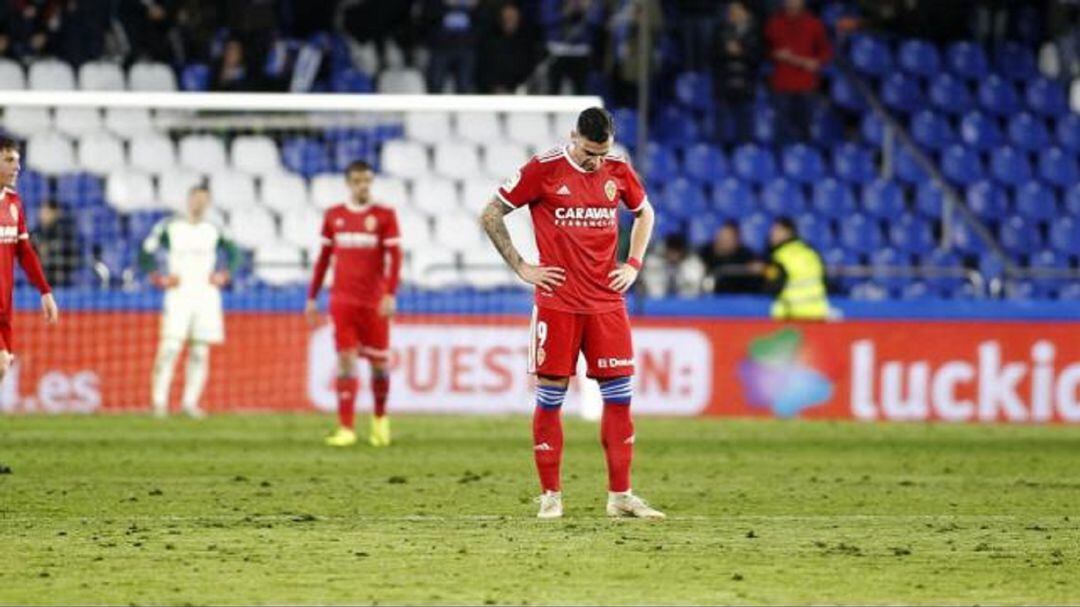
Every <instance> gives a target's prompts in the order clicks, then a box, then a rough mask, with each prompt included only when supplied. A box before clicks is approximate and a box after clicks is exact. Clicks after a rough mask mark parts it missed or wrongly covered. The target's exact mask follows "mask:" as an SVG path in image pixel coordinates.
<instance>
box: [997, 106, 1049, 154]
mask: <svg viewBox="0 0 1080 607" xmlns="http://www.w3.org/2000/svg"><path fill="white" fill-rule="evenodd" d="M1007 130H1008V135H1009V141H1011V142H1012V143H1013V145H1015V146H1017V147H1019V148H1020V149H1022V150H1027V151H1029V152H1037V151H1039V150H1041V149H1043V148H1044V147H1046V146H1047V145H1049V144H1050V132H1049V131H1048V130H1047V129H1046V123H1045V122H1043V120H1042V119H1041V118H1036V117H1035V116H1033V115H1032V114H1029V113H1028V112H1020V113H1018V114H1016V115H1014V116H1012V117H1011V118H1009V126H1008V129H1007Z"/></svg>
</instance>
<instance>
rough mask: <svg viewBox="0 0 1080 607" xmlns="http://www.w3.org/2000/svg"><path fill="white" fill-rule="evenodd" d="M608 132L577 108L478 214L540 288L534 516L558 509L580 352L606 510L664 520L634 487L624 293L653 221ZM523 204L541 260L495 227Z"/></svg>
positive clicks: (533, 351)
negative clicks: (624, 214)
mask: <svg viewBox="0 0 1080 607" xmlns="http://www.w3.org/2000/svg"><path fill="white" fill-rule="evenodd" d="M614 133H615V128H614V125H613V123H612V120H611V115H610V114H609V113H608V112H607V111H605V110H604V109H602V108H590V109H587V110H585V111H584V112H582V113H581V115H580V116H578V121H577V128H576V130H575V131H574V132H573V133H571V143H570V145H568V146H566V147H561V148H556V149H553V150H550V151H548V152H545V153H543V154H539V155H537V156H534V157H533V158H532V159H531V160H529V162H528V163H526V164H525V166H523V167H522V168H521V170H520V171H518V173H517V175H515V176H513V177H511V178H510V179H509V180H507V181H506V183H504V184H503V185H502V187H500V188H499V190H498V192H496V197H495V199H493V200H492V201H491V203H490V204H488V206H487V207H486V208H485V209H484V213H483V218H482V221H483V225H484V230H485V231H486V232H487V234H488V236H489V237H490V238H491V241H492V243H493V244H494V245H495V248H496V249H498V251H499V253H500V254H501V255H502V256H503V259H505V260H506V262H507V263H508V264H510V267H511V268H513V270H514V271H515V272H516V273H517V275H518V276H520V277H521V278H522V280H524V281H525V282H527V283H529V284H532V285H535V286H536V287H537V289H536V307H535V308H534V310H533V324H532V337H531V342H530V344H529V353H530V367H531V371H532V372H534V373H536V375H537V383H538V388H537V402H536V409H535V411H534V414H533V453H534V457H535V460H536V468H537V471H538V472H539V475H540V486H541V489H542V491H543V493H542V494H541V496H540V512H539V514H538V516H539V517H540V518H558V517H560V516H562V512H563V508H562V490H561V485H560V476H559V467H560V464H561V462H562V448H563V432H562V419H561V416H560V411H561V408H562V404H563V400H564V399H565V398H566V387H567V384H568V383H569V378H570V376H572V375H573V374H574V371H575V368H576V366H577V359H578V354H579V353H583V354H584V355H585V359H586V361H587V363H588V376H589V377H590V378H592V379H595V380H597V381H598V382H599V383H600V393H601V395H602V396H603V399H604V413H603V417H602V418H601V422H600V433H601V440H602V442H603V445H604V451H605V453H606V457H607V468H608V502H607V514H608V516H633V517H642V518H663V517H664V515H663V513H661V512H659V511H658V510H655V509H654V508H651V507H649V505H648V504H646V503H645V501H644V500H642V499H641V498H639V497H637V496H635V495H634V494H633V493H632V492H631V491H630V462H631V459H632V457H633V451H634V424H633V421H632V420H631V417H630V396H631V377H632V376H633V374H634V352H633V347H632V345H631V340H630V320H629V318H628V316H627V313H626V303H625V301H624V300H623V293H625V292H626V290H627V289H628V288H630V285H632V284H633V283H634V281H635V280H636V279H637V276H638V272H639V271H640V270H641V259H642V256H643V255H644V254H645V249H646V248H647V247H648V244H649V237H650V236H651V234H652V228H653V222H654V219H655V217H654V215H653V210H652V206H651V205H650V204H649V201H648V198H647V197H646V195H645V189H644V188H643V187H642V185H641V181H640V179H638V176H637V174H635V173H634V170H633V169H632V168H631V167H630V165H629V164H627V162H626V160H624V159H623V158H620V157H617V156H613V155H611V153H610V152H611V146H612V145H613V144H614ZM620 202H622V203H623V204H624V205H626V207H627V209H629V210H630V212H631V213H633V214H634V225H633V229H632V231H631V234H630V251H629V255H628V258H627V260H626V262H625V263H618V262H617V261H616V259H615V249H616V245H617V243H618V229H619V228H618V207H619V203H620ZM521 207H528V208H529V211H530V212H531V213H532V220H533V226H534V228H535V232H536V244H537V248H538V249H539V251H540V263H539V265H535V266H534V265H530V264H527V263H525V261H524V260H522V258H521V255H520V254H519V253H518V251H517V250H516V249H515V248H514V245H513V243H512V242H511V241H510V234H509V232H508V231H507V229H506V225H505V223H504V222H503V216H504V215H506V214H507V213H510V212H512V211H514V210H515V209H519V208H521Z"/></svg>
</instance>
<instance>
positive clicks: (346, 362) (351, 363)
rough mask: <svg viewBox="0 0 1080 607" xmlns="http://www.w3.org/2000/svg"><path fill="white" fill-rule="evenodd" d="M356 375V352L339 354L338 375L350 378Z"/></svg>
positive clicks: (347, 351)
mask: <svg viewBox="0 0 1080 607" xmlns="http://www.w3.org/2000/svg"><path fill="white" fill-rule="evenodd" d="M355 373H356V350H345V351H343V352H338V375H340V376H341V377H350V376H352V375H354V374H355Z"/></svg>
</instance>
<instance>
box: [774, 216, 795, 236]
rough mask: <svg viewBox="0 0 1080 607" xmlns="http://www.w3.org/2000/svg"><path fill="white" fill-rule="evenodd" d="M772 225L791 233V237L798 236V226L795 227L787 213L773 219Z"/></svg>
mask: <svg viewBox="0 0 1080 607" xmlns="http://www.w3.org/2000/svg"><path fill="white" fill-rule="evenodd" d="M773 225H778V226H780V227H782V228H784V229H785V230H787V231H788V232H790V233H791V236H792V238H798V237H799V228H797V227H795V222H794V221H793V220H792V219H791V218H790V217H788V216H787V215H781V216H780V217H777V218H776V220H775V221H773Z"/></svg>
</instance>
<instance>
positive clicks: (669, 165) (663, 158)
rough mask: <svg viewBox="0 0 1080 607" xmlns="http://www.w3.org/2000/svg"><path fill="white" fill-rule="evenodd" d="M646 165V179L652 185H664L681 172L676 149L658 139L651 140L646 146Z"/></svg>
mask: <svg viewBox="0 0 1080 607" xmlns="http://www.w3.org/2000/svg"><path fill="white" fill-rule="evenodd" d="M645 166H646V167H647V172H646V173H645V181H646V182H647V183H649V184H650V185H663V184H664V183H666V182H667V181H668V180H669V179H674V178H675V177H676V176H677V175H678V174H679V173H680V172H681V170H680V168H679V159H678V157H676V156H675V151H674V150H673V149H672V148H671V147H670V146H667V145H664V144H662V143H660V142H658V141H650V142H649V143H648V145H646V146H645Z"/></svg>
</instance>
